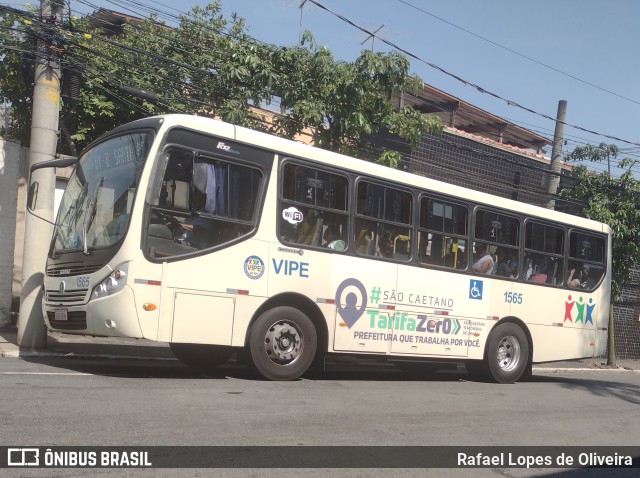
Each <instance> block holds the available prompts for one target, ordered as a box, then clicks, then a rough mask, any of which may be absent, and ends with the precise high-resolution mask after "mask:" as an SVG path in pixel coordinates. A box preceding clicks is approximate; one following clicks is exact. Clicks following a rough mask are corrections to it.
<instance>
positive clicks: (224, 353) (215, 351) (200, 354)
mask: <svg viewBox="0 0 640 478" xmlns="http://www.w3.org/2000/svg"><path fill="white" fill-rule="evenodd" d="M169 347H170V348H171V352H173V355H175V356H176V358H177V359H178V360H180V362H182V363H184V364H185V365H188V366H190V367H193V368H196V369H198V370H203V371H206V370H211V369H214V368H216V367H219V366H220V365H223V364H225V363H227V361H228V360H229V359H230V358H231V356H232V355H233V352H234V350H233V347H227V346H224V345H208V344H182V343H171V344H169Z"/></svg>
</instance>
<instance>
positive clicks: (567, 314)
mask: <svg viewBox="0 0 640 478" xmlns="http://www.w3.org/2000/svg"><path fill="white" fill-rule="evenodd" d="M573 304H574V302H573V301H572V300H571V296H569V297H567V301H566V302H565V303H564V321H563V323H564V322H566V321H567V320H568V321H569V322H572V323H573V319H572V318H571V310H572V309H573Z"/></svg>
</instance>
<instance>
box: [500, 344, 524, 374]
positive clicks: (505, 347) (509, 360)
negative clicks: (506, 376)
mask: <svg viewBox="0 0 640 478" xmlns="http://www.w3.org/2000/svg"><path fill="white" fill-rule="evenodd" d="M496 359H497V361H498V366H499V367H500V369H501V370H503V371H505V372H511V371H513V370H515V369H516V368H518V365H519V364H520V342H519V341H518V339H516V338H515V337H513V336H511V335H509V336H507V337H504V338H503V339H502V340H501V341H500V344H498V354H497V356H496Z"/></svg>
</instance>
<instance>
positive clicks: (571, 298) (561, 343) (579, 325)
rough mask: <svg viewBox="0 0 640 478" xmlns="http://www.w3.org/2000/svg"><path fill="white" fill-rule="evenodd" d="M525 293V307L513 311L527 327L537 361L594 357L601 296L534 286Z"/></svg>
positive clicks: (523, 304)
mask: <svg viewBox="0 0 640 478" xmlns="http://www.w3.org/2000/svg"><path fill="white" fill-rule="evenodd" d="M523 290H524V293H523V297H524V300H523V303H522V305H514V307H513V309H514V315H515V316H517V317H521V318H522V319H523V320H525V322H526V323H527V324H528V327H529V330H530V332H531V337H532V341H533V361H534V362H550V361H555V360H567V359H576V358H584V357H593V356H594V354H595V351H596V347H595V333H596V323H597V321H598V317H599V316H600V315H601V314H602V313H603V311H602V310H601V309H602V308H603V304H602V303H601V302H600V299H599V297H601V294H599V293H586V292H585V291H580V290H567V289H552V288H548V287H540V286H535V285H529V286H525V287H524V288H523Z"/></svg>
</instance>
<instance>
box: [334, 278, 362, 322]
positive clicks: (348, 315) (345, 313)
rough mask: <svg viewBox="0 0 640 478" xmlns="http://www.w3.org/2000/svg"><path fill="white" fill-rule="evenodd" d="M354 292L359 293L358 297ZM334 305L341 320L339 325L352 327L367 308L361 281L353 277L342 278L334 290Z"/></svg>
mask: <svg viewBox="0 0 640 478" xmlns="http://www.w3.org/2000/svg"><path fill="white" fill-rule="evenodd" d="M345 292H346V295H345ZM356 292H358V293H359V294H360V297H358V294H357V293H356ZM343 295H344V300H343ZM358 302H360V307H358V305H357V304H358ZM342 304H345V305H344V306H343V305H342ZM336 307H337V309H338V314H340V317H342V320H343V322H342V323H341V324H340V325H341V326H343V327H344V326H345V325H346V326H347V327H348V328H351V327H353V325H354V324H355V323H356V322H357V321H358V319H359V318H360V317H362V314H364V311H365V309H366V308H367V290H366V289H365V288H364V285H362V282H360V281H359V280H358V279H354V278H350V279H345V280H343V281H342V283H341V284H340V285H339V286H338V289H337V290H336Z"/></svg>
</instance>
